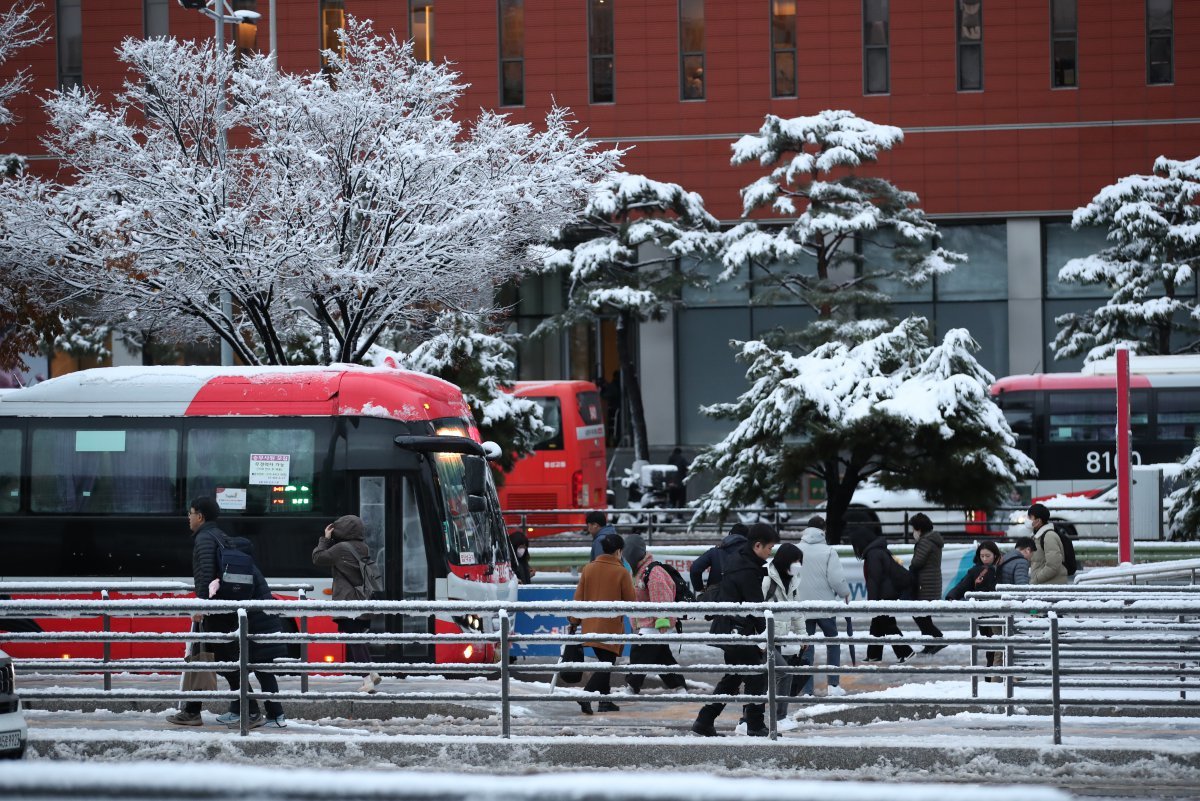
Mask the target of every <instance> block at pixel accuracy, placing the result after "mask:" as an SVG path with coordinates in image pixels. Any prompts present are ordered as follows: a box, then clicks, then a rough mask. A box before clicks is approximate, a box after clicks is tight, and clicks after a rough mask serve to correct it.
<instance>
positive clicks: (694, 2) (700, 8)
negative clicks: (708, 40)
mask: <svg viewBox="0 0 1200 801" xmlns="http://www.w3.org/2000/svg"><path fill="white" fill-rule="evenodd" d="M679 40H680V43H681V45H682V49H683V52H685V53H699V52H700V51H702V50H704V0H680V2H679Z"/></svg>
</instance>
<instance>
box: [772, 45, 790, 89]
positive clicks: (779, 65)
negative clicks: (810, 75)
mask: <svg viewBox="0 0 1200 801" xmlns="http://www.w3.org/2000/svg"><path fill="white" fill-rule="evenodd" d="M772 79H773V80H774V82H775V85H774V87H773V89H772V94H774V96H775V97H792V96H794V95H795V94H796V53H795V51H793V50H780V51H777V52H776V53H775V69H774V72H773V75H772Z"/></svg>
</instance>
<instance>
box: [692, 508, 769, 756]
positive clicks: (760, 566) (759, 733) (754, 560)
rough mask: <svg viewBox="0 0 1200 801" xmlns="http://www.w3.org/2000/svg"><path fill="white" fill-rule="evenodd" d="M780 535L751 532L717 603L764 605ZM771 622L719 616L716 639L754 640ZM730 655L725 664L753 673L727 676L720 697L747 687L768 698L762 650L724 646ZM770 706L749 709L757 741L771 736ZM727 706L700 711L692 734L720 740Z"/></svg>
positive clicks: (759, 527) (726, 570)
mask: <svg viewBox="0 0 1200 801" xmlns="http://www.w3.org/2000/svg"><path fill="white" fill-rule="evenodd" d="M778 542H779V534H778V532H776V531H775V528H774V527H773V526H771V525H770V524H769V523H761V522H760V523H755V524H754V525H752V526H750V529H749V531H748V532H747V539H746V543H745V544H744V545H743V546H742V548H741V549H740V550H738V551H736V552H735V553H734V554H733V555H731V558H729V559H728V560H724V561H723V563H722V572H721V584H720V592H719V594H718V596H717V600H718V601H720V602H723V603H724V602H729V603H746V604H759V603H762V601H763V593H762V580H763V576H764V575H765V570H764V565H766V563H767V560H768V559H770V558H771V552H772V551H774V549H775V545H776V543H778ZM765 629H766V621H765V620H764V619H763V618H762V617H759V616H757V615H753V614H747V615H718V616H717V617H716V619H714V620H713V624H712V628H711V629H710V632H711V633H713V634H738V635H741V636H750V635H755V634H762V633H763V631H764V630H765ZM720 647H721V650H722V651H723V652H724V655H725V664H726V665H729V666H732V667H734V668H741V667H750V668H751V670H749V671H738V672H735V673H727V674H725V675H724V676H722V677H721V680H720V681H719V682H717V686H716V688H715V689H714V690H713V693H714V694H715V695H736V694H737V693H738V690H739V689H741V688H743V687H744V688H745V691H746V694H747V695H762V694H763V692H764V691H765V689H766V686H767V676H766V673H765V670H764V668H765V666H764V664H763V652H762V649H761V648H760V647H759V646H758V645H742V644H738V643H734V642H731V643H729V644H728V645H722V646H720ZM764 706H765V705H764V704H761V703H755V704H749V705H747V707H746V733H747V734H749V735H750V736H751V737H766V736H767V735H768V734H769V733H770V732H769V730H768V729H767V727H766V724H765V722H764V717H765V709H764ZM724 709H725V704H724V703H721V702H714V703H711V704H706V705H704V707H702V708H701V709H700V713H699V714H698V715H697V716H696V720H695V722H694V723H692V731H693V732H695V733H696V734H699V735H701V736H704V737H716V736H718V735H717V730H716V727H715V726H714V725H713V724H714V723H715V722H716V720H717V718H718V717H719V716H720V714H721V712H722V710H724Z"/></svg>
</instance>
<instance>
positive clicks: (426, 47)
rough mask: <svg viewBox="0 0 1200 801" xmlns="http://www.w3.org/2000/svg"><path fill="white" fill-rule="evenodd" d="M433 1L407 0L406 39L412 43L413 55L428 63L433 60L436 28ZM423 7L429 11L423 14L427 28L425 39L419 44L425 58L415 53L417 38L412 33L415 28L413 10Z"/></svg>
mask: <svg viewBox="0 0 1200 801" xmlns="http://www.w3.org/2000/svg"><path fill="white" fill-rule="evenodd" d="M433 3H434V0H408V40H409V41H410V42H412V43H413V56H414V57H415V58H416V59H417V60H418V61H425V62H429V63H432V62H433V42H434V36H436V28H435V27H434V26H435V24H436V17H437V13H436V11H435V10H434V4H433ZM418 4H419V5H418ZM423 9H429V12H428V13H427V14H426V15H425V16H426V20H427V21H426V23H425V24H426V27H427V28H428V30H427V31H426V34H425V40H426V41H425V42H423V43H422V44H421V50H422V51H423V52H424V53H425V58H421V57H420V56H418V55H417V39H416V36H415V35H414V33H413V29H414V28H416V25H414V24H413V20H414V19H415V17H414V16H413V12H414V11H420V10H423Z"/></svg>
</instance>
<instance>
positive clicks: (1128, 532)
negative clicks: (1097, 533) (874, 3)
mask: <svg viewBox="0 0 1200 801" xmlns="http://www.w3.org/2000/svg"><path fill="white" fill-rule="evenodd" d="M1132 459H1133V442H1132V441H1131V440H1130V436H1129V349H1128V348H1118V349H1117V564H1132V563H1133V531H1132V514H1131V510H1130V497H1129V496H1130V494H1131V492H1132V482H1131V473H1132V469H1131V464H1132Z"/></svg>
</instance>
